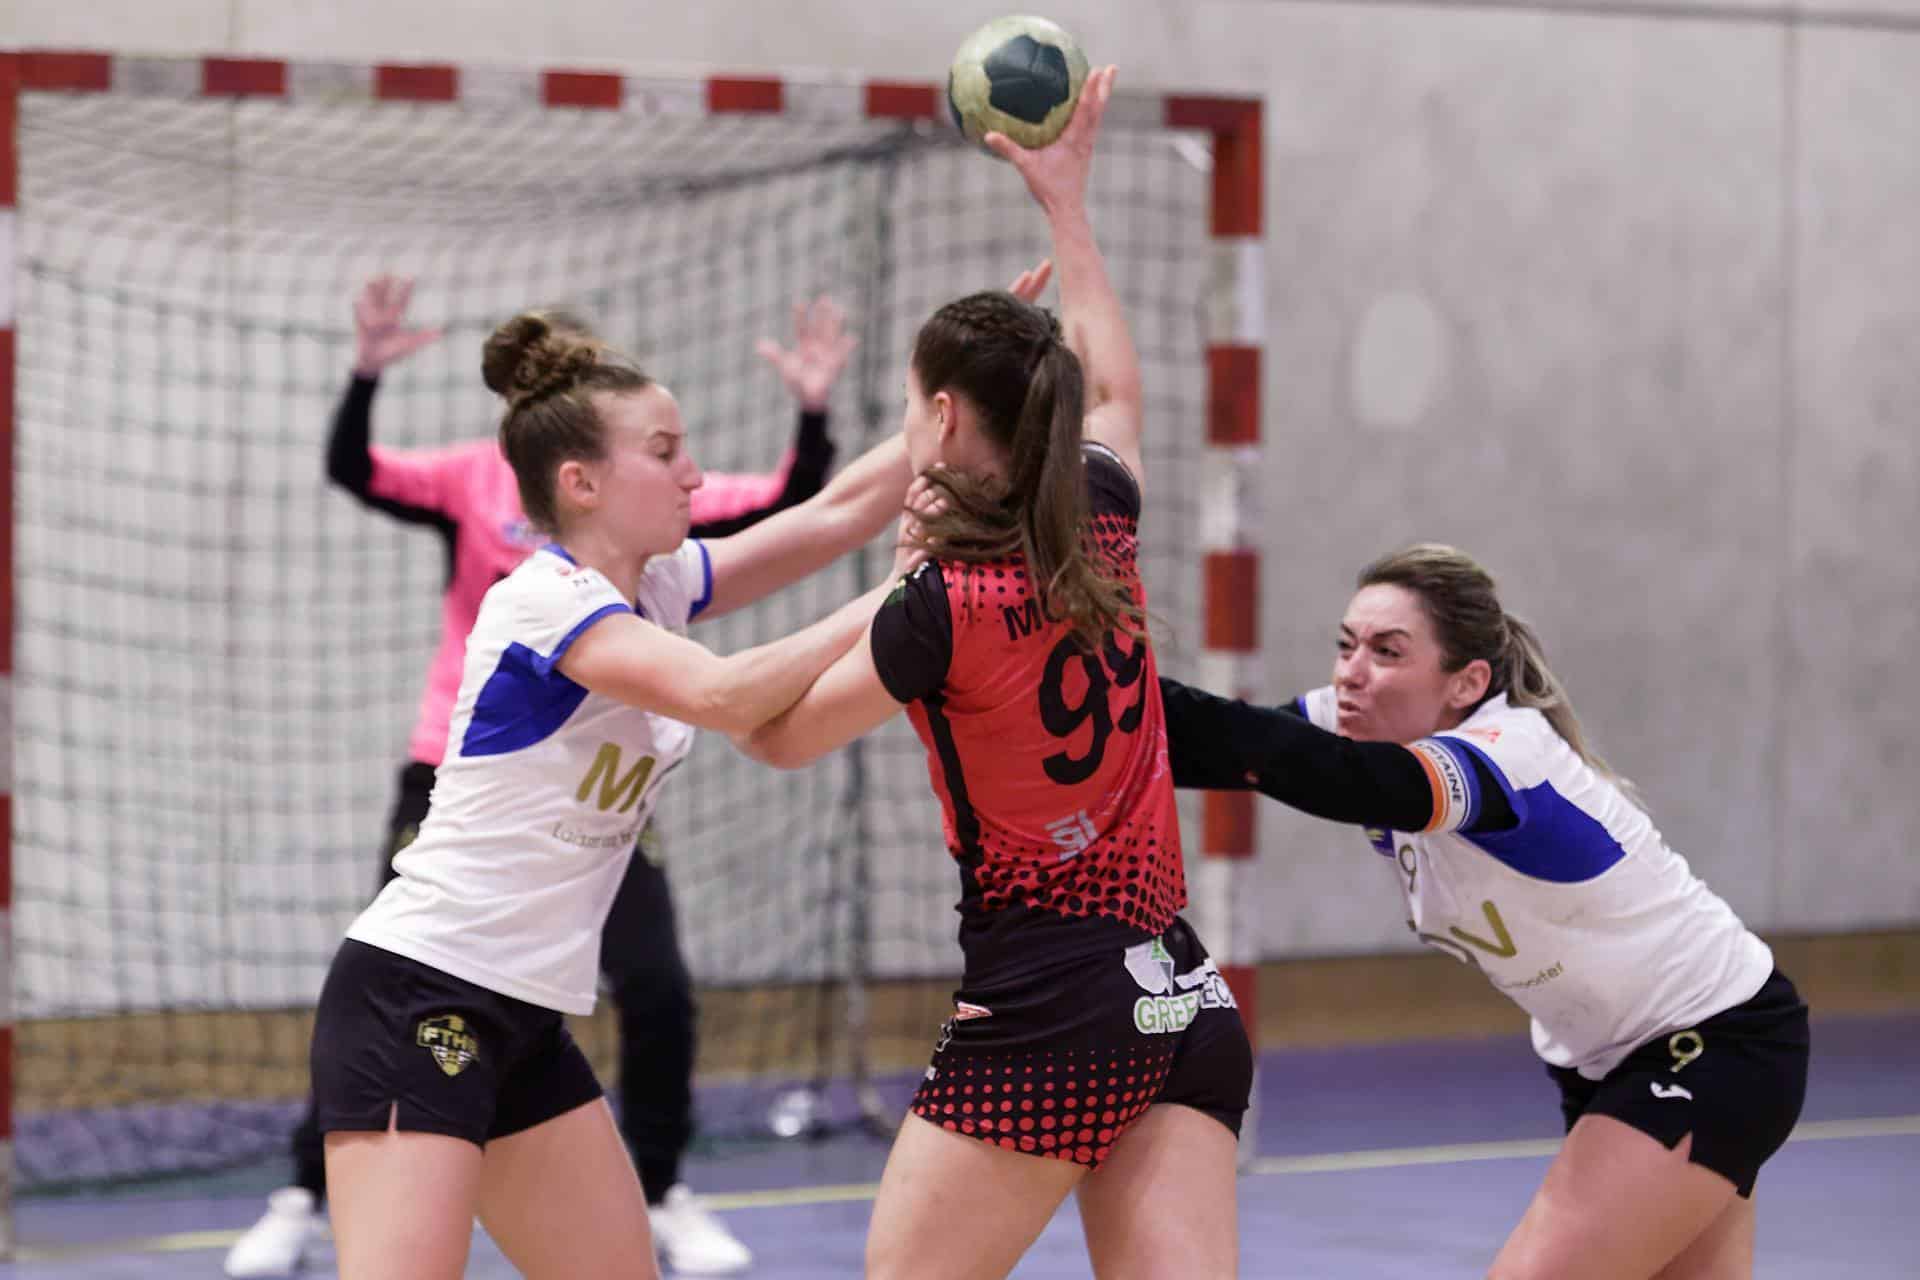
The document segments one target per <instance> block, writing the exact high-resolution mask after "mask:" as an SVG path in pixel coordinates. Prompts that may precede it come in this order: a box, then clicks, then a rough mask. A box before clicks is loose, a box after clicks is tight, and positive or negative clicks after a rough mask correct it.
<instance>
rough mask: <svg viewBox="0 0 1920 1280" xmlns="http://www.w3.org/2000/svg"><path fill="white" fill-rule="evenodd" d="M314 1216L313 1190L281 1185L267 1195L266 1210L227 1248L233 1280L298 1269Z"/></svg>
mask: <svg viewBox="0 0 1920 1280" xmlns="http://www.w3.org/2000/svg"><path fill="white" fill-rule="evenodd" d="M317 1217H318V1215H317V1214H316V1213H315V1212H314V1206H313V1192H311V1191H309V1190H307V1189H306V1188H305V1187H282V1188H280V1189H279V1190H278V1191H276V1192H274V1193H273V1194H272V1195H270V1196H268V1197H267V1211H266V1213H265V1214H263V1215H261V1218H260V1221H258V1222H256V1223H254V1224H253V1225H252V1226H251V1227H248V1228H247V1232H246V1234H245V1235H243V1236H241V1237H240V1238H239V1239H238V1240H235V1241H234V1242H233V1248H231V1249H229V1250H227V1262H226V1269H227V1274H228V1275H230V1276H233V1277H234V1278H235V1280H249V1278H254V1277H261V1276H290V1275H292V1274H293V1273H294V1272H296V1271H298V1270H299V1269H300V1260H301V1258H302V1257H304V1256H305V1254H306V1252H307V1242H308V1241H309V1240H311V1239H312V1238H313V1228H314V1223H315V1220H316V1219H317Z"/></svg>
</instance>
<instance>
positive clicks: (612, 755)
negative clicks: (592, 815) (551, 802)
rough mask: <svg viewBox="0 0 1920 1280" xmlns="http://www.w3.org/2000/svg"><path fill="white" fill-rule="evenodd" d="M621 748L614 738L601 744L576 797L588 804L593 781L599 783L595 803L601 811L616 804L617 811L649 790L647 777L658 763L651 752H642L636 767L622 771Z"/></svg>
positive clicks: (621, 810) (628, 805) (620, 811)
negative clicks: (615, 743) (613, 740)
mask: <svg viewBox="0 0 1920 1280" xmlns="http://www.w3.org/2000/svg"><path fill="white" fill-rule="evenodd" d="M624 763H625V761H623V760H622V759H621V758H620V748H619V747H617V746H615V745H614V744H613V743H611V742H603V743H601V744H600V751H599V753H598V754H597V755H595V756H594V757H593V763H592V764H591V765H589V766H588V767H587V776H586V777H584V778H582V779H580V789H579V790H578V791H577V792H575V793H574V797H573V798H574V799H575V800H578V801H580V802H581V803H582V804H585V803H586V802H587V800H588V798H589V797H593V786H594V783H596V782H597V783H599V784H600V794H599V796H598V797H595V803H596V804H598V805H599V806H600V812H602V813H605V812H606V811H607V810H609V809H612V808H613V807H614V805H615V804H618V805H619V806H620V807H619V808H618V809H617V810H615V812H617V813H625V812H626V811H627V810H629V809H631V808H633V806H634V805H635V804H636V803H637V802H638V801H639V799H640V797H641V796H642V795H643V794H644V793H645V792H646V789H647V780H648V779H650V778H652V777H653V766H654V765H655V764H656V763H657V762H656V761H655V760H654V758H653V757H652V756H641V757H640V758H639V759H638V760H636V761H634V764H633V768H631V769H629V770H627V772H626V773H625V774H624V775H622V774H621V772H620V766H621V765H622V764H624Z"/></svg>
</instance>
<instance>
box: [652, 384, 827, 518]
mask: <svg viewBox="0 0 1920 1280" xmlns="http://www.w3.org/2000/svg"><path fill="white" fill-rule="evenodd" d="M833 454H834V448H833V437H831V436H829V435H828V434H827V415H826V414H825V413H814V412H811V411H809V410H805V409H803V410H801V411H800V426H799V429H798V430H796V431H795V432H794V436H793V465H792V466H791V467H789V468H787V482H786V484H785V485H784V486H782V487H781V489H780V492H779V493H777V494H775V495H774V498H773V501H771V502H769V503H767V504H766V505H765V506H761V507H754V508H753V509H751V510H749V511H742V512H740V513H739V514H738V515H731V516H728V517H727V518H726V519H724V520H708V521H706V522H704V523H701V524H696V525H694V526H693V527H692V528H691V529H689V530H688V531H687V536H688V537H691V538H724V537H726V536H727V535H728V534H730V533H738V532H740V531H741V530H742V529H745V528H746V527H747V526H749V525H753V524H758V523H759V522H760V521H762V520H764V519H766V518H767V517H768V516H770V515H772V514H773V513H774V512H776V511H785V510H786V509H787V508H788V507H797V506H799V505H800V504H801V503H803V502H805V501H806V500H807V499H808V498H811V497H812V496H813V495H814V494H816V493H818V492H820V490H821V489H822V488H823V487H825V485H826V483H827V472H829V471H831V470H833Z"/></svg>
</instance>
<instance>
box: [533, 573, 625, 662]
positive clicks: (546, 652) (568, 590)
mask: <svg viewBox="0 0 1920 1280" xmlns="http://www.w3.org/2000/svg"><path fill="white" fill-rule="evenodd" d="M520 575H524V577H521V576H520ZM516 577H517V578H519V579H520V580H519V581H516V582H515V585H516V586H518V587H519V588H520V590H519V592H518V595H519V599H518V600H517V601H516V608H515V610H514V614H515V616H514V621H515V626H514V635H513V639H514V640H515V641H516V642H517V643H519V644H522V645H524V646H526V647H527V648H528V649H530V650H532V651H533V654H534V663H533V665H534V668H535V669H536V670H538V671H539V672H540V673H541V674H543V675H544V674H545V673H546V672H548V671H551V670H552V669H553V664H554V663H556V662H558V661H560V658H561V655H563V654H565V653H566V651H567V650H568V649H569V648H570V647H572V645H573V642H574V641H575V640H577V639H579V638H580V635H581V633H582V632H584V631H585V630H586V629H587V628H588V627H590V626H592V625H593V624H594V623H596V622H598V621H600V619H602V618H604V617H606V616H607V615H609V614H614V613H632V612H633V606H631V605H629V604H628V603H627V601H626V598H625V597H623V596H622V595H621V594H620V592H619V590H618V589H617V588H615V587H614V585H613V583H611V582H609V581H608V580H607V577H606V575H605V574H603V573H601V572H600V571H599V570H598V569H583V568H581V567H579V566H578V565H573V564H568V563H566V562H564V561H556V562H555V563H554V564H553V565H551V567H549V566H548V565H547V564H544V563H543V564H534V565H528V566H526V567H525V568H524V569H522V570H520V573H519V575H516Z"/></svg>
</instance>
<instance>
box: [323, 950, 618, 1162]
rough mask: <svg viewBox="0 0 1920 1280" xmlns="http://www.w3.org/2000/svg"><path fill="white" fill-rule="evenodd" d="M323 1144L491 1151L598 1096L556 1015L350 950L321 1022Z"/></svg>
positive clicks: (399, 961)
mask: <svg viewBox="0 0 1920 1280" xmlns="http://www.w3.org/2000/svg"><path fill="white" fill-rule="evenodd" d="M310 1065H311V1068H312V1071H313V1098H314V1104H315V1108H316V1111H317V1114H318V1116H319V1122H320V1132H322V1133H334V1132H340V1131H353V1132H364V1131H369V1130H374V1131H377V1130H384V1129H386V1128H388V1127H389V1119H391V1121H392V1127H393V1128H397V1129H404V1130H407V1131H409V1132H414V1133H442V1134H447V1135H449V1136H451V1137H455V1138H465V1139H466V1140H467V1141H468V1142H472V1143H475V1144H476V1145H479V1146H485V1145H486V1144H487V1142H488V1141H489V1140H490V1139H493V1138H504V1137H506V1136H507V1135H509V1134H514V1133H519V1132H521V1131H522V1130H524V1129H531V1128H532V1127H533V1126H535V1125H537V1124H540V1123H542V1122H544V1121H547V1120H551V1119H553V1118H554V1117H555V1116H558V1115H564V1114H565V1113H566V1112H569V1111H571V1110H573V1109H574V1108H575V1107H578V1106H580V1105H582V1104H584V1103H588V1102H591V1101H593V1100H594V1099H595V1098H598V1097H599V1096H601V1091H600V1082H599V1081H598V1080H596V1079H595V1078H594V1075H593V1068H592V1067H591V1066H589V1065H588V1063H587V1058H586V1055H585V1054H583V1053H581V1052H580V1046H579V1045H577V1044H575V1043H574V1041H573V1035H572V1033H571V1032H569V1031H568V1030H567V1024H566V1019H565V1018H564V1017H562V1016H561V1015H560V1014H559V1013H556V1012H555V1011H553V1010H552V1009H543V1008H541V1007H540V1006H538V1005H532V1004H528V1003H526V1002H525V1001H523V1000H515V999H513V998H512V997H511V996H503V995H500V994H498V993H497V992H493V991H489V990H487V989H486V988H485V987H479V986H475V985H474V984H473V983H471V982H465V981H462V980H461V979H459V978H456V977H453V976H451V975H450V974H446V973H443V972H441V971H440V970H438V969H435V968H434V967H432V966H431V965H425V964H421V963H420V962H419V961H417V960H409V959H407V958H406V957H405V956H400V955H395V954H394V953H393V952H391V951H383V950H381V949H380V948H378V947H372V946H368V945H367V944H366V943H364V942H355V941H353V940H352V939H348V940H347V941H345V942H343V943H341V944H340V950H339V952H338V954H336V955H335V956H334V958H333V966H332V968H330V969H329V970H328V971H327V981H326V985H325V986H324V987H322V988H321V989H320V1004H319V1007H318V1008H317V1009H316V1010H315V1013H314V1023H313V1051H312V1058H311V1062H310Z"/></svg>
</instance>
